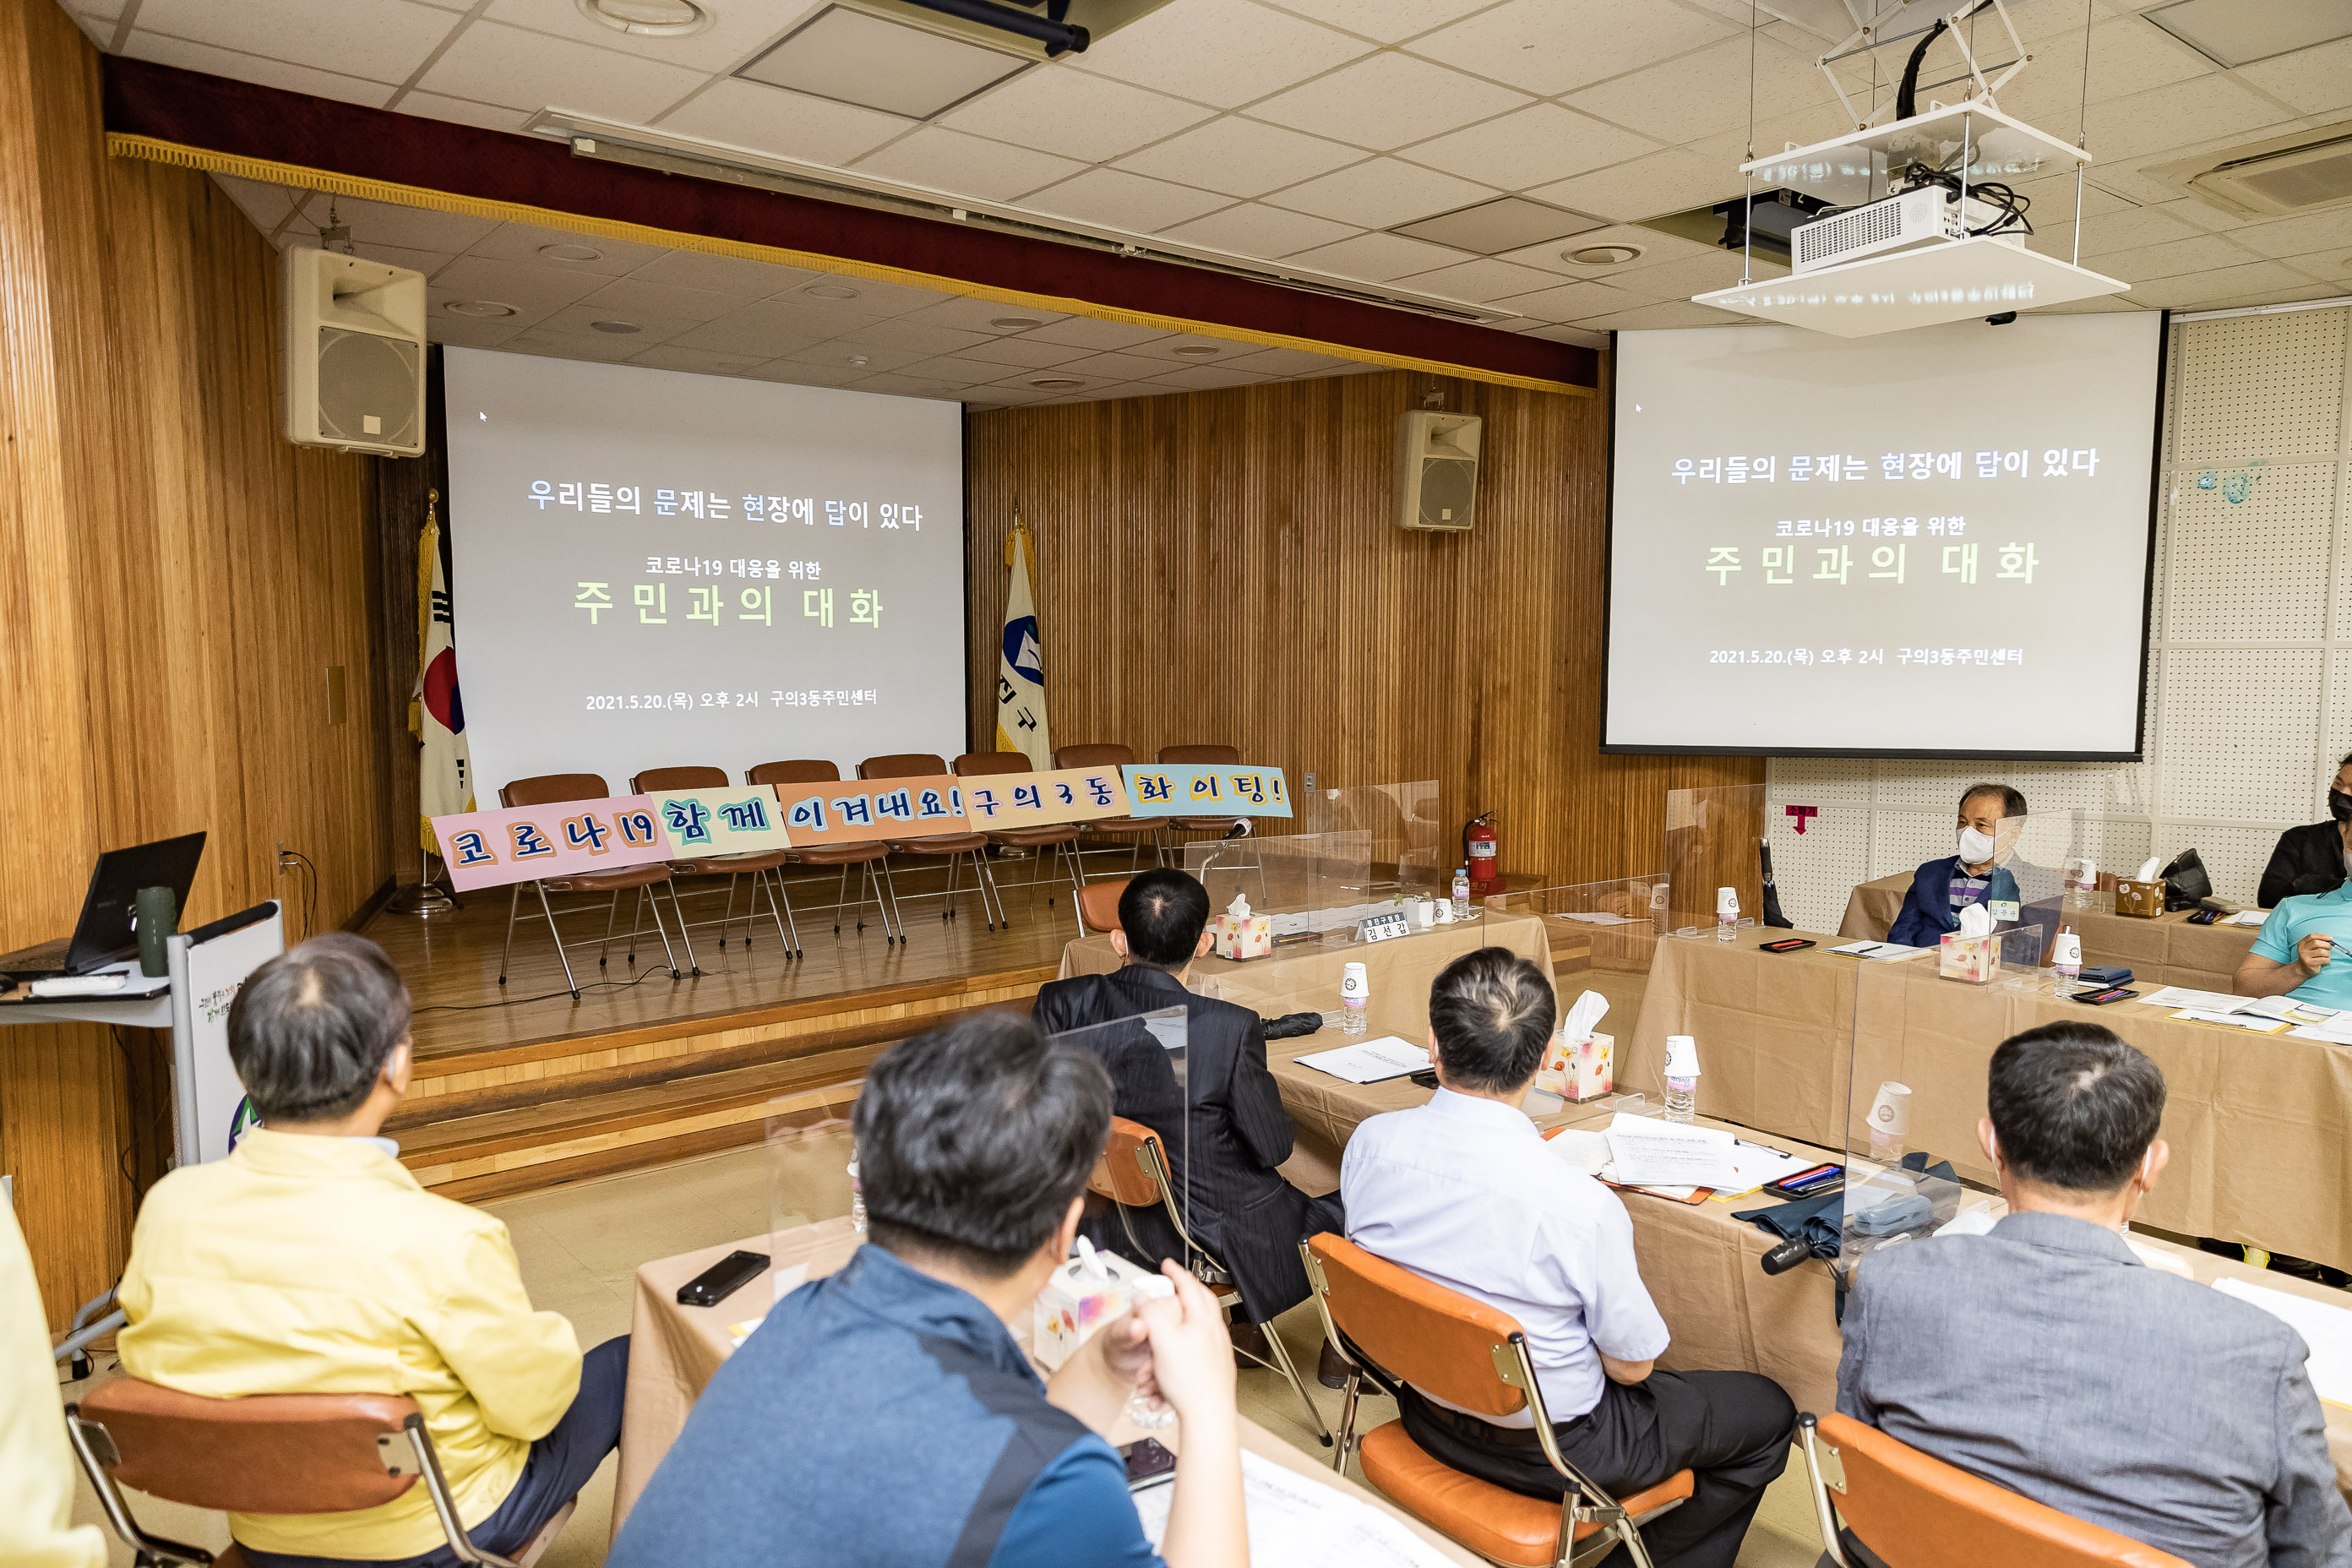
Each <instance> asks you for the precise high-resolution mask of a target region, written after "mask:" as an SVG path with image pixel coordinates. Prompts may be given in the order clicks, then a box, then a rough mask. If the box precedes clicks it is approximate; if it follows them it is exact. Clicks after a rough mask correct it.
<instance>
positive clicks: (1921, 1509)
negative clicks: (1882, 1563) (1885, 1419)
mask: <svg viewBox="0 0 2352 1568" xmlns="http://www.w3.org/2000/svg"><path fill="white" fill-rule="evenodd" d="M1819 1433H1820V1436H1819V1437H1818V1438H1817V1439H1816V1441H1817V1442H1819V1443H1821V1444H1823V1445H1826V1450H1825V1452H1824V1453H1823V1454H1822V1460H1823V1466H1822V1468H1823V1469H1824V1471H1825V1472H1826V1475H1827V1477H1829V1478H1836V1479H1832V1485H1831V1491H1832V1494H1833V1500H1834V1501H1835V1503H1836V1505H1837V1510H1838V1512H1839V1513H1840V1514H1841V1515H1843V1517H1844V1520H1845V1522H1846V1523H1847V1524H1848V1525H1850V1526H1852V1527H1853V1532H1854V1533H1855V1534H1856V1535H1859V1536H1861V1537H1862V1538H1863V1540H1864V1541H1866V1542H1869V1543H1870V1547H1871V1550H1872V1551H1874V1552H1878V1553H1879V1554H1880V1555H1881V1556H1882V1557H1884V1558H1885V1560H1886V1562H1887V1563H1889V1564H1891V1565H1892V1568H1972V1565H1974V1564H1978V1563H2000V1564H2001V1565H2002V1568H2126V1565H2127V1568H2188V1565H2187V1564H2186V1563H2183V1562H2182V1561H2181V1560H2180V1559H2179V1558H2178V1557H2175V1556H2173V1555H2172V1553H2170V1552H2159V1551H2158V1550H2157V1549H2156V1548H2155V1547H2153V1546H2143V1545H2142V1544H2140V1543H2139V1542H2137V1541H2134V1540H2132V1539H2130V1538H2129V1537H2128V1536H2123V1535H2117V1534H2116V1532H2115V1531H2112V1530H2104V1529H2102V1528H2100V1527H2099V1526H2098V1525H2095V1524H2089V1523H2085V1522H2084V1521H2082V1520H2079V1519H2076V1518H2074V1516H2073V1515H2071V1514H2064V1513H2061V1512H2059V1511H2058V1510H2056V1509H2054V1508H2051V1507H2048V1506H2046V1505H2044V1504H2042V1503H2038V1502H2035V1501H2034V1500H2032V1499H2031V1498H2025V1497H2020V1496H2019V1495H2018V1494H2017V1493H2015V1492H2013V1491H2011V1490H2010V1489H2008V1488H2006V1487H1998V1486H1995V1485H1993V1483H1992V1482H1990V1481H1988V1480H1984V1479H1980V1478H1979V1477H1976V1476H1972V1475H1970V1474H1969V1473H1968V1472H1967V1471H1966V1470H1962V1469H1958V1468H1955V1467H1953V1466H1950V1465H1948V1464H1946V1463H1944V1461H1943V1460H1941V1459H1938V1458H1934V1457H1933V1456H1931V1455H1927V1454H1923V1453H1921V1452H1920V1451H1919V1450H1918V1449H1916V1448H1914V1447H1911V1446H1910V1445H1909V1444H1907V1443H1905V1442H1902V1441H1901V1440H1899V1439H1897V1438H1894V1437H1890V1436H1887V1435H1886V1434H1885V1433H1884V1432H1881V1431H1880V1430H1878V1429H1877V1428H1876V1427H1874V1426H1864V1424H1863V1423H1861V1422H1859V1421H1855V1420H1853V1419H1851V1418H1849V1417H1847V1416H1843V1415H1824V1416H1822V1418H1821V1422H1820V1426H1819ZM1841 1479H1842V1482H1843V1490H1840V1489H1839V1484H1838V1482H1839V1480H1841Z"/></svg>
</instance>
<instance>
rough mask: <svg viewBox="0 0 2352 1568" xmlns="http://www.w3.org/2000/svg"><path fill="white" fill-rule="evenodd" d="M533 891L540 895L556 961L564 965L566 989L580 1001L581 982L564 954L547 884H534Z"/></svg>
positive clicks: (575, 1000) (561, 934) (573, 998)
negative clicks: (573, 976) (574, 977)
mask: <svg viewBox="0 0 2352 1568" xmlns="http://www.w3.org/2000/svg"><path fill="white" fill-rule="evenodd" d="M530 886H531V890H532V891H534V892H536V893H537V894H538V895H539V907H540V909H541V910H542V911H543V912H544V913H545V914H546V916H547V940H548V941H550V942H553V943H554V944H555V957H556V961H557V962H558V963H562V965H563V984H564V988H565V989H566V990H568V991H570V992H571V993H572V1000H573V1001H574V1002H577V1001H579V1000H580V982H578V981H577V980H574V979H572V960H571V959H570V958H569V957H567V956H566V955H565V953H564V952H563V933H562V931H558V930H557V929H556V927H555V909H554V906H552V905H551V904H550V903H549V902H548V901H547V884H546V883H544V882H533V883H532V884H531V885H530Z"/></svg>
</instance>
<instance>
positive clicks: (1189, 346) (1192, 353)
mask: <svg viewBox="0 0 2352 1568" xmlns="http://www.w3.org/2000/svg"><path fill="white" fill-rule="evenodd" d="M1176 352H1177V353H1180V354H1183V355H1185V356H1186V357H1187V358H1190V359H1206V358H1208V357H1209V356H1210V355H1211V354H1213V353H1220V352H1222V351H1220V350H1219V349H1218V348H1216V346H1215V345H1213V344H1211V343H1186V344H1185V345H1184V346H1183V347H1182V348H1181V349H1178V350H1177V351H1176Z"/></svg>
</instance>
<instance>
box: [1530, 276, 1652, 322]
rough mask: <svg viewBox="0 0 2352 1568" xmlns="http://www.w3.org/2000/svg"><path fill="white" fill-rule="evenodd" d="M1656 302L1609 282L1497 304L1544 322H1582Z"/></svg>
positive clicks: (1569, 285) (1561, 288) (1563, 287)
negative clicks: (1588, 318)
mask: <svg viewBox="0 0 2352 1568" xmlns="http://www.w3.org/2000/svg"><path fill="white" fill-rule="evenodd" d="M1654 303H1655V301H1654V300H1652V299H1650V298H1649V296H1647V295H1645V294H1633V293H1628V292H1627V291H1626V290H1624V289H1612V288H1611V287H1610V286H1609V285H1608V284H1606V283H1562V284H1559V286H1557V287H1555V288H1550V289H1541V290H1538V292H1536V293H1533V294H1520V295H1517V296H1515V297H1513V298H1511V299H1508V300H1495V301H1494V304H1495V306H1496V308H1497V309H1499V310H1517V312H1518V313H1519V314H1521V315H1523V316H1532V317H1534V318H1535V319H1536V320H1538V321H1581V320H1583V319H1584V318H1585V317H1587V316H1605V315H1607V314H1609V313H1610V312H1612V311H1613V310H1632V309H1633V307H1635V306H1636V305H1648V304H1654Z"/></svg>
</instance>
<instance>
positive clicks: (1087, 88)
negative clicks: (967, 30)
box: [943, 63, 1210, 163]
mask: <svg viewBox="0 0 2352 1568" xmlns="http://www.w3.org/2000/svg"><path fill="white" fill-rule="evenodd" d="M1209 114H1210V111H1209V110H1206V109H1202V107H1200V106H1199V105H1198V104H1192V103H1186V102H1184V101H1183V100H1181V99H1174V98H1170V97H1169V96H1168V95H1167V94H1165V93H1160V92H1148V91H1146V90H1145V89H1142V88H1139V87H1130V86H1129V85H1128V84H1127V83H1125V82H1123V81H1113V80H1111V79H1109V78H1108V77H1099V76H1089V75H1087V73H1086V72H1084V71H1078V70H1072V69H1070V68H1067V67H1066V66H1064V65H1060V64H1058V63H1057V64H1051V65H1044V66H1039V67H1037V68H1035V69H1034V70H1026V71H1024V72H1022V73H1021V74H1020V75H1019V76H1017V77H1014V78H1013V79H1012V80H1011V81H1008V82H1006V83H1005V84H1004V85H1003V87H1000V88H996V89H992V90H991V91H989V92H987V93H985V94H983V95H982V97H980V98H978V99H976V100H973V101H972V102H971V103H967V104H965V105H963V106H962V107H961V108H960V109H954V110H949V112H948V114H947V115H946V117H945V119H944V121H943V123H945V124H946V125H947V126H948V127H949V129H950V130H955V131H969V132H973V133H974V134H976V135H981V136H990V137H993V138H995V139H996V140H997V141H999V142H1011V143H1013V145H1014V146H1016V147H1034V148H1036V149H1037V150H1039V151H1041V152H1046V153H1055V154H1056V155H1058V156H1061V157H1066V158H1077V159H1080V160H1083V161H1084V162H1087V163H1107V162H1108V161H1109V160H1110V159H1113V158H1116V157H1118V155H1119V154H1120V153H1132V152H1134V151H1135V150H1136V149H1137V148H1138V147H1140V146H1142V145H1143V144H1144V143H1146V142H1157V141H1159V140H1160V138H1161V137H1163V136H1172V135H1174V134H1175V133H1176V132H1179V131H1181V130H1183V129H1184V128H1185V127H1186V126H1188V125H1197V124H1199V123H1200V122H1201V121H1203V120H1206V119H1208V118H1209Z"/></svg>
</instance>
